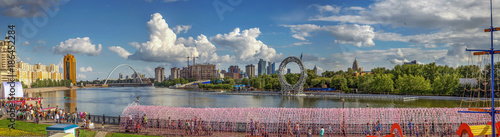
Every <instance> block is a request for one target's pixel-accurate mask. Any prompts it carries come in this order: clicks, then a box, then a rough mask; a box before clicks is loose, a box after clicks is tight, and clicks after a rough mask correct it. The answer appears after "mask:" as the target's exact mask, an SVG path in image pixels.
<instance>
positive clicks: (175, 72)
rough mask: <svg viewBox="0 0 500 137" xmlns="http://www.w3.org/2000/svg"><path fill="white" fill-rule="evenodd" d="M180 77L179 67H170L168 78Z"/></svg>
mask: <svg viewBox="0 0 500 137" xmlns="http://www.w3.org/2000/svg"><path fill="white" fill-rule="evenodd" d="M178 78H181V69H180V68H178V67H173V68H171V69H170V80H174V79H178Z"/></svg>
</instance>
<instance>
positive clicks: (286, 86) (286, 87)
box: [278, 56, 307, 94]
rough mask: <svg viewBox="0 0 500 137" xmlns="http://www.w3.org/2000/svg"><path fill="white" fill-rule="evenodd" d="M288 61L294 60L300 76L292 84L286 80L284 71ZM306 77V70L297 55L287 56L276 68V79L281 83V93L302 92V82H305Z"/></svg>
mask: <svg viewBox="0 0 500 137" xmlns="http://www.w3.org/2000/svg"><path fill="white" fill-rule="evenodd" d="M290 62H295V63H297V64H298V65H299V68H300V78H299V81H297V83H295V84H294V85H291V84H290V83H288V82H287V81H286V78H285V74H286V73H287V72H286V71H287V70H286V65H287V64H288V63H290ZM306 78H307V72H306V70H305V67H304V64H302V60H300V59H299V58H297V57H294V56H290V57H288V58H285V60H283V61H282V62H281V64H280V67H279V70H278V79H279V81H280V84H281V93H284V94H288V93H290V92H292V93H294V94H302V91H303V89H304V83H305V82H306Z"/></svg>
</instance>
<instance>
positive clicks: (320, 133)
mask: <svg viewBox="0 0 500 137" xmlns="http://www.w3.org/2000/svg"><path fill="white" fill-rule="evenodd" d="M324 134H325V129H324V128H323V126H321V129H320V130H319V137H323V135H324Z"/></svg>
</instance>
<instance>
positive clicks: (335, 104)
mask: <svg viewBox="0 0 500 137" xmlns="http://www.w3.org/2000/svg"><path fill="white" fill-rule="evenodd" d="M34 94H39V93H34ZM41 95H42V97H43V98H44V101H43V107H49V105H50V107H54V106H58V107H59V108H65V109H69V110H71V111H74V110H75V109H77V111H84V112H87V113H90V114H92V115H102V114H105V115H108V116H118V115H120V114H121V113H122V111H123V109H124V108H125V107H126V106H127V105H129V104H130V103H132V102H134V101H136V97H140V99H139V102H140V104H141V105H156V106H173V107H197V108H206V107H245V108H248V107H285V108H342V107H346V108H361V107H366V105H367V104H369V106H370V107H374V108H402V107H411V108H418V107H461V105H460V103H461V100H449V99H447V100H440V99H418V100H413V101H403V100H395V99H361V98H347V99H345V103H342V101H341V99H340V98H332V97H312V96H300V97H295V96H264V95H218V94H213V93H211V92H197V91H189V90H184V89H168V88H154V87H113V88H86V89H76V90H66V91H50V92H44V93H41ZM343 105H344V106H343ZM462 107H463V106H462Z"/></svg>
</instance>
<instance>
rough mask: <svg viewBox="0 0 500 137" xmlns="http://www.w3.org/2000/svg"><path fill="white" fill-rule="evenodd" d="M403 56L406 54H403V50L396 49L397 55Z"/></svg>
mask: <svg viewBox="0 0 500 137" xmlns="http://www.w3.org/2000/svg"><path fill="white" fill-rule="evenodd" d="M403 56H404V55H403V52H402V51H401V49H398V50H397V51H396V57H398V58H402V57H403Z"/></svg>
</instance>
